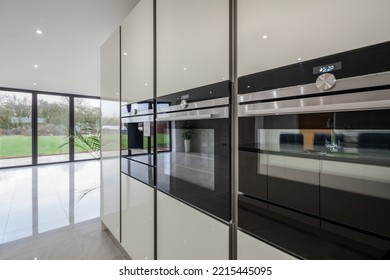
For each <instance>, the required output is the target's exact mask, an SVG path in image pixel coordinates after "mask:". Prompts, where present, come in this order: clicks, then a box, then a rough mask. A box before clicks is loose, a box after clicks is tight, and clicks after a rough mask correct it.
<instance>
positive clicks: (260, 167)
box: [238, 110, 390, 259]
mask: <svg viewBox="0 0 390 280" xmlns="http://www.w3.org/2000/svg"><path fill="white" fill-rule="evenodd" d="M239 191H240V194H241V195H240V196H239V218H238V220H239V227H240V228H243V229H244V230H248V231H249V232H251V233H253V234H255V235H257V236H259V237H260V238H263V239H265V240H267V241H269V242H271V243H273V244H276V245H279V246H281V247H283V248H285V249H287V250H290V251H292V252H295V253H298V254H299V255H300V256H303V257H306V258H324V256H325V258H326V257H328V258H350V259H353V258H382V257H383V256H386V254H389V249H390V218H389V217H390V216H389V213H390V110H371V111H370V110H367V111H348V112H324V113H308V114H287V115H272V116H271V115H270V116H252V117H241V118H240V119H239ZM308 232H310V233H311V234H310V235H308ZM324 232H327V233H328V234H330V233H331V234H330V235H327V237H326V238H329V236H333V234H335V235H334V236H337V238H341V239H340V240H339V239H337V240H338V241H337V242H338V243H337V244H342V245H340V246H336V245H334V244H336V243H326V242H323V240H324V239H321V240H320V241H319V242H317V243H315V242H314V241H313V240H315V239H316V238H317V237H318V236H319V235H322V234H323V233H324ZM326 238H325V239H326ZM332 238H333V237H332ZM321 244H322V245H321ZM329 244H332V245H329ZM345 244H353V245H351V246H352V247H353V248H354V249H353V250H351V249H345V248H350V247H346V246H345ZM316 246H317V247H316ZM332 246H335V247H334V248H333V247H332ZM343 246H344V247H343ZM355 250H356V251H355ZM326 251H327V252H328V253H326V254H325V253H324V252H326ZM357 252H360V253H357Z"/></svg>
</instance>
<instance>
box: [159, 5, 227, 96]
mask: <svg viewBox="0 0 390 280" xmlns="http://www.w3.org/2000/svg"><path fill="white" fill-rule="evenodd" d="M225 79H226V80H228V79H229V1H228V0H213V1H209V0H196V1H194V0H162V1H157V96H162V95H167V94H170V93H174V92H179V91H182V90H185V89H191V88H195V87H199V86H204V85H207V84H212V83H216V82H221V81H223V80H225Z"/></svg>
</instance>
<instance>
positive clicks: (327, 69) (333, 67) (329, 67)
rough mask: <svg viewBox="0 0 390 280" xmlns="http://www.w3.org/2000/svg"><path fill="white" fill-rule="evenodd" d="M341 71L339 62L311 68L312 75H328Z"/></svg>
mask: <svg viewBox="0 0 390 280" xmlns="http://www.w3.org/2000/svg"><path fill="white" fill-rule="evenodd" d="M340 69H341V62H336V63H332V64H328V65H321V66H317V67H314V68H313V74H322V73H329V72H332V71H335V70H340Z"/></svg>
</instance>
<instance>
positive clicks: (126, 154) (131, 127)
mask: <svg viewBox="0 0 390 280" xmlns="http://www.w3.org/2000/svg"><path fill="white" fill-rule="evenodd" d="M152 104H153V103H151V102H148V103H139V104H130V105H125V106H123V107H122V127H121V150H122V160H121V171H122V173H125V174H126V175H128V176H131V177H133V178H135V179H137V180H139V181H141V182H143V183H145V184H148V185H150V186H154V183H155V182H154V180H155V179H154V177H155V176H154V168H155V163H154V143H155V140H154V138H155V136H154V117H153V113H152V112H153V108H152ZM142 109H143V111H141V114H140V115H135V114H134V113H133V112H137V110H142ZM147 110H149V111H147ZM142 112H146V113H147V114H143V115H142Z"/></svg>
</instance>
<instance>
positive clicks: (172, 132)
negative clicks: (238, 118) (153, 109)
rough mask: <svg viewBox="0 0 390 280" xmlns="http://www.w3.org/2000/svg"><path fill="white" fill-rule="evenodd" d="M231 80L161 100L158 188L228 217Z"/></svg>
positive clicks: (157, 141) (158, 138) (158, 103)
mask: <svg viewBox="0 0 390 280" xmlns="http://www.w3.org/2000/svg"><path fill="white" fill-rule="evenodd" d="M229 96H230V82H227V81H226V82H221V83H216V84H212V85H207V86H203V87H200V88H195V89H191V90H186V91H183V92H179V93H174V94H170V95H167V96H163V97H159V98H158V99H157V117H156V134H157V135H156V138H157V140H156V143H157V146H156V148H157V188H158V190H160V191H162V192H164V193H166V194H169V195H170V196H172V197H174V198H176V199H178V200H180V201H182V202H184V203H186V204H188V205H190V206H192V207H194V208H197V209H199V210H201V211H203V212H205V213H206V214H209V215H211V216H213V217H216V218H218V219H221V220H224V221H229V220H230V120H229V115H230V112H229V108H230V107H229Z"/></svg>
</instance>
